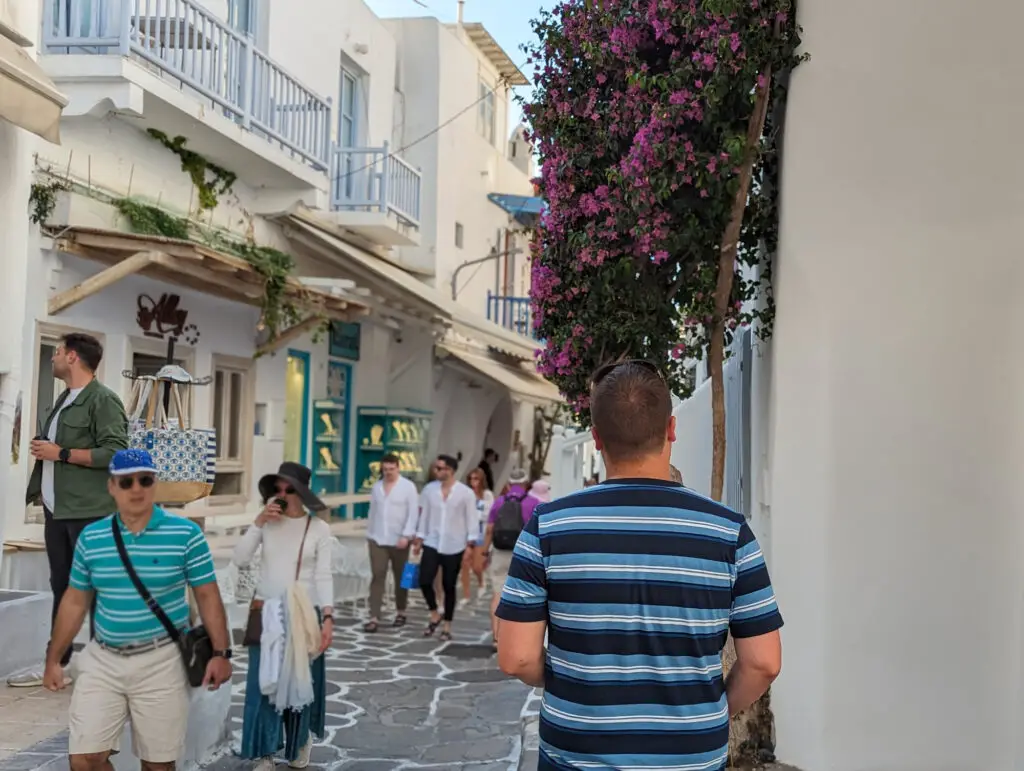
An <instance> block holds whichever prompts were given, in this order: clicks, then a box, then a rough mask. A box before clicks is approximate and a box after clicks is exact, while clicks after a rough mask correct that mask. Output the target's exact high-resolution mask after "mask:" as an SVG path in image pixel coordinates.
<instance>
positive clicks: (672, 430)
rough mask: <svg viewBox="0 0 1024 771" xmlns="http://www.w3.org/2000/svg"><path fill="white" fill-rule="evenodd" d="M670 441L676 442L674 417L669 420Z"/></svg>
mask: <svg viewBox="0 0 1024 771" xmlns="http://www.w3.org/2000/svg"><path fill="white" fill-rule="evenodd" d="M668 440H669V441H670V442H674V441H675V440H676V416H675V415H673V416H672V417H670V418H669V419H668Z"/></svg>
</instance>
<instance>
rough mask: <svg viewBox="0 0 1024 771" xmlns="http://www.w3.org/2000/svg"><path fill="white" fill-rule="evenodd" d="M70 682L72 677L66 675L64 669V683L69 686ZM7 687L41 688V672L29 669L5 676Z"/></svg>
mask: <svg viewBox="0 0 1024 771" xmlns="http://www.w3.org/2000/svg"><path fill="white" fill-rule="evenodd" d="M71 683H72V679H71V678H70V677H69V676H68V673H67V670H64V685H65V686H69V685H71ZM7 687H8V688H42V687H43V673H42V672H39V671H37V670H29V671H27V672H19V673H18V674H16V675H11V676H10V677H8V678H7Z"/></svg>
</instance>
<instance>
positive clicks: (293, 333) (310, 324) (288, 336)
mask: <svg viewBox="0 0 1024 771" xmlns="http://www.w3.org/2000/svg"><path fill="white" fill-rule="evenodd" d="M321 321H322V319H321V318H320V317H319V316H310V317H309V318H306V319H303V320H302V321H300V322H299V323H298V324H295V325H294V326H291V327H288V329H286V330H284V331H283V332H281V333H280V334H278V336H277V337H275V338H273V339H271V340H268V341H267V342H265V343H264V344H263V345H261V346H260V347H259V348H257V349H256V355H257V356H265V355H266V354H268V353H273V352H274V351H276V350H278V349H279V348H281V347H282V346H284V345H287V344H288V343H290V342H291V341H292V340H295V339H297V338H300V337H302V336H303V335H304V334H306V333H307V332H309V331H311V330H312V329H313V328H314V327H315V326H317V325H318V324H320V323H321Z"/></svg>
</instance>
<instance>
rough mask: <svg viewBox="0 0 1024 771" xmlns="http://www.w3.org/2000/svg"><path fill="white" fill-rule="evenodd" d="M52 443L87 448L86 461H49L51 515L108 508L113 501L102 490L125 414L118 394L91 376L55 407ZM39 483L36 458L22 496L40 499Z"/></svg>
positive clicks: (121, 438) (91, 515) (123, 443)
mask: <svg viewBox="0 0 1024 771" xmlns="http://www.w3.org/2000/svg"><path fill="white" fill-rule="evenodd" d="M68 393H69V392H68V391H64V393H62V394H61V395H60V398H59V399H57V404H56V405H55V406H54V408H53V412H51V413H50V416H49V417H48V418H47V419H46V425H44V426H43V436H47V435H48V434H49V431H50V423H51V421H53V417H54V415H56V414H57V412H58V410H59V409H60V407H61V405H62V404H64V400H65V399H67V398H68ZM56 443H57V446H58V447H60V448H61V449H68V450H92V464H91V465H90V466H76V465H74V464H72V463H54V464H53V497H54V501H53V502H54V512H53V518H54V519H95V518H97V517H105V516H107V515H109V514H111V513H112V512H113V511H114V509H115V506H114V499H113V498H111V497H110V493H109V491H108V490H107V480H108V479H109V477H110V475H109V474H108V472H107V467H108V466H109V465H110V460H111V458H113V457H114V453H115V452H117V451H118V450H123V449H125V448H126V447H128V416H127V415H126V414H125V411H124V404H122V403H121V399H120V398H119V397H118V395H117V394H115V393H114V392H113V391H111V390H110V389H109V388H107V387H106V386H105V385H103V384H102V383H100V381H98V380H95V379H94V380H93V381H92V382H91V383H89V385H87V386H86V387H85V388H83V389H82V392H81V393H80V394H78V398H77V399H75V401H74V402H73V403H72V404H70V405H68V407H67V409H65V410H64V412H63V413H61V416H60V424H59V425H58V426H57V441H56ZM42 488H43V463H42V461H36V465H35V467H34V468H33V469H32V476H31V478H30V479H29V482H28V492H27V494H26V496H25V498H26V502H27V503H38V504H41V503H42V500H43V496H42Z"/></svg>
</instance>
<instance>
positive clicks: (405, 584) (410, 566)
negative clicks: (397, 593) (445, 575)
mask: <svg viewBox="0 0 1024 771" xmlns="http://www.w3.org/2000/svg"><path fill="white" fill-rule="evenodd" d="M419 586H420V563H418V562H406V563H405V567H404V568H402V588H403V589H418V588H419Z"/></svg>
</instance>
